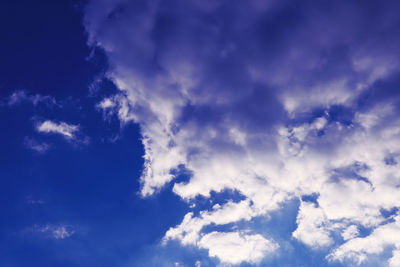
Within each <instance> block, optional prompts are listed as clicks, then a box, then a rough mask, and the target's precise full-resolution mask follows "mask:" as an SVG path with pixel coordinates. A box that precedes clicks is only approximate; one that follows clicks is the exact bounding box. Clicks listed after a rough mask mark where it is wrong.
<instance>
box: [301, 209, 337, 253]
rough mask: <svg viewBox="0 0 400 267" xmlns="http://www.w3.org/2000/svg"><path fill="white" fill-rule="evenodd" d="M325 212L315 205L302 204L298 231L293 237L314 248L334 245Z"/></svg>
mask: <svg viewBox="0 0 400 267" xmlns="http://www.w3.org/2000/svg"><path fill="white" fill-rule="evenodd" d="M327 224H328V220H327V218H326V216H325V215H324V213H323V210H322V209H320V208H317V207H315V204H314V203H309V202H301V205H300V211H299V214H298V215H297V229H296V230H295V231H294V232H293V237H295V238H296V239H298V240H300V241H301V242H303V243H304V244H306V245H308V246H311V247H312V248H316V249H317V248H320V247H326V246H329V245H331V244H332V243H333V240H332V238H331V237H330V233H329V229H328V227H327Z"/></svg>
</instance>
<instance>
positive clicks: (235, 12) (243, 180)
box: [85, 0, 400, 266]
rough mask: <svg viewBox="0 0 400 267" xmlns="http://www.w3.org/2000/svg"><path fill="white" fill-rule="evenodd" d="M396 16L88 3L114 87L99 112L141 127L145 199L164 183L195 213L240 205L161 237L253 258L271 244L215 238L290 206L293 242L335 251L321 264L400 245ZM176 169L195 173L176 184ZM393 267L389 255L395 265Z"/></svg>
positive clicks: (374, 10) (250, 235)
mask: <svg viewBox="0 0 400 267" xmlns="http://www.w3.org/2000/svg"><path fill="white" fill-rule="evenodd" d="M399 10H400V5H399V3H398V2H396V1H387V2H385V4H382V3H380V2H378V1H363V3H361V2H358V1H334V2H329V3H328V2H323V3H322V2H320V1H307V2H294V1H259V0H250V1H245V2H236V1H233V2H232V1H230V2H226V1H179V0H176V1H169V2H168V3H167V2H165V1H156V0H154V1H140V0H138V1H125V0H114V1H105V0H104V1H90V2H89V3H88V5H87V7H86V10H85V27H86V30H87V32H88V35H89V42H90V43H91V45H97V46H100V47H102V48H103V49H104V51H105V53H106V54H107V56H108V59H109V62H110V69H109V71H108V72H107V74H106V75H107V77H108V78H109V79H110V80H112V81H113V82H114V83H115V84H116V86H117V87H118V88H119V89H120V90H121V94H120V95H117V96H115V97H111V98H107V99H104V100H103V101H102V102H101V103H100V104H99V107H100V108H102V109H103V110H112V111H113V112H116V113H117V114H118V116H119V118H120V120H121V121H122V122H124V123H127V122H130V121H134V122H136V123H138V124H139V125H140V127H141V133H142V136H143V139H142V140H143V145H144V148H145V155H144V158H145V166H144V167H145V168H144V171H143V174H142V177H141V182H142V190H141V193H142V195H143V196H148V195H151V194H154V193H156V192H158V191H159V190H160V189H161V188H163V187H164V186H165V185H166V184H168V183H173V184H174V185H173V192H174V193H175V194H177V195H179V196H180V197H181V198H182V199H184V200H186V201H188V202H190V203H195V202H196V200H197V199H198V197H199V196H201V197H206V198H209V197H211V195H212V193H216V194H219V193H220V194H222V193H223V192H224V190H232V191H234V192H238V194H239V195H240V196H241V197H242V198H243V200H240V201H237V199H233V198H231V197H228V199H226V201H225V202H224V203H221V204H218V205H214V206H213V207H209V208H206V209H204V210H202V211H200V212H198V213H196V212H190V213H188V214H186V216H185V217H184V218H183V220H182V222H181V224H179V225H177V226H173V227H171V229H170V230H168V232H167V233H166V235H165V238H164V241H165V242H168V240H171V239H176V240H178V241H179V242H181V244H182V245H193V246H197V247H199V248H205V249H208V251H209V255H210V256H212V257H217V258H219V259H220V260H221V261H222V262H230V263H232V264H238V263H241V262H249V263H258V262H260V261H261V260H262V258H263V257H264V256H265V255H267V254H269V253H273V252H274V251H276V250H277V249H278V247H279V244H278V243H276V241H272V239H270V238H269V237H267V236H263V235H261V234H260V233H257V229H248V228H246V229H237V228H230V229H229V230H228V231H221V230H219V231H218V230H216V229H214V230H212V231H210V227H216V226H223V225H225V226H226V225H229V224H236V225H237V227H239V225H243V224H240V223H243V222H249V221H251V220H253V219H255V218H257V217H267V218H268V216H270V214H271V212H272V211H276V210H279V209H280V208H281V207H282V205H283V204H284V203H285V202H287V201H290V200H293V199H298V201H299V203H300V204H299V211H298V214H297V221H296V222H297V229H296V230H295V231H294V232H293V233H292V236H293V237H294V239H295V240H298V241H299V242H302V243H304V244H306V245H307V246H309V247H311V248H312V249H316V250H319V249H321V248H324V249H328V250H329V251H331V252H330V254H329V255H328V256H327V260H335V261H345V260H347V259H348V258H352V257H353V256H354V255H355V256H354V257H355V258H356V262H357V263H361V262H363V261H365V260H367V258H368V255H370V254H371V255H372V254H379V253H380V252H382V251H383V249H384V248H385V247H386V246H390V245H395V244H397V243H395V242H394V240H392V238H389V237H388V236H389V235H386V234H384V233H389V232H390V233H393V232H394V231H396V230H395V228H396V223H397V219H396V222H392V220H393V217H391V216H392V215H388V214H392V213H393V214H397V213H398V211H397V208H398V207H399V206H400V192H399V190H400V189H399V188H400V186H399V185H400V176H399V173H400V172H399V171H400V169H399V166H400V165H399V164H398V160H399V157H400V142H399V141H398V140H399V137H400V120H399V119H398V116H397V115H398V114H399V108H398V107H399V106H400V105H399V104H400V94H399V91H398V90H397V87H398V85H399V74H400V67H399V66H400V65H399V64H400V53H399V47H400V19H399V16H398V11H399ZM182 168H185V169H186V170H187V171H188V173H190V177H189V179H188V181H186V182H181V181H180V182H175V181H174V179H175V178H176V176H177V175H179V171H177V170H179V169H182ZM307 196H314V197H313V198H312V199H311V200H310V199H308V200H307ZM396 216H397V215H396ZM206 226H207V227H206ZM360 227H362V228H363V229H368V230H369V231H370V232H371V234H370V235H365V234H360V232H359V231H358V229H359V228H360ZM244 231H245V232H246V234H244V233H245V232H244ZM337 236H341V237H342V238H336V237H337ZM372 239H373V240H374V242H375V244H376V246H375V247H374V249H372V248H368V247H367V245H366V244H367V243H368V242H370V240H372ZM227 243H229V245H226V244H227ZM237 246H242V247H243V248H247V247H252V248H253V250H251V249H249V250H246V249H244V250H243V251H242V253H236V248H237ZM232 255H235V257H232ZM398 258H399V253H398V250H397V248H396V249H395V250H394V251H393V257H392V258H391V259H390V260H389V262H390V264H392V265H393V266H395V264H396V262H398ZM382 261H384V259H382Z"/></svg>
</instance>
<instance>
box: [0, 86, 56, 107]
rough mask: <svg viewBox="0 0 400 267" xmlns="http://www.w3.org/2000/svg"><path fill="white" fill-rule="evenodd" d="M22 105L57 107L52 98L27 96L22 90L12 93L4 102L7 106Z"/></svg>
mask: <svg viewBox="0 0 400 267" xmlns="http://www.w3.org/2000/svg"><path fill="white" fill-rule="evenodd" d="M22 103H31V104H32V105H34V106H36V105H39V104H45V105H48V106H59V104H58V103H57V101H56V99H55V98H54V97H52V96H47V95H46V96H44V95H40V94H28V93H27V92H26V91H24V90H18V91H15V92H14V93H12V94H11V95H10V96H9V97H8V98H7V100H6V104H7V105H8V106H15V105H18V104H22Z"/></svg>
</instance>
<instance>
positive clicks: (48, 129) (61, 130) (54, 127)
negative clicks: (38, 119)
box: [36, 120, 79, 138]
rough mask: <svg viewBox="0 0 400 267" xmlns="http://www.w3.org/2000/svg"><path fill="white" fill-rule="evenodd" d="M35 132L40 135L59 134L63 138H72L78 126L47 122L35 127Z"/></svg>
mask: <svg viewBox="0 0 400 267" xmlns="http://www.w3.org/2000/svg"><path fill="white" fill-rule="evenodd" d="M36 130H37V131H38V132H41V133H55V134H61V135H62V136H64V137H65V138H74V136H75V133H76V132H78V131H79V125H72V124H67V123H65V122H60V123H57V122H53V121H50V120H47V121H44V122H42V123H39V124H38V125H36Z"/></svg>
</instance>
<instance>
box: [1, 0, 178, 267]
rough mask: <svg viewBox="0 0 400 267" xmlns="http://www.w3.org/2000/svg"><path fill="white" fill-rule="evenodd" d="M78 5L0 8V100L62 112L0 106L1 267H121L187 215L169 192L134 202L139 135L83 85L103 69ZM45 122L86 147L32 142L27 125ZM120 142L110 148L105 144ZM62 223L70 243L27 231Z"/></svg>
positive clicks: (56, 140) (108, 87)
mask: <svg viewBox="0 0 400 267" xmlns="http://www.w3.org/2000/svg"><path fill="white" fill-rule="evenodd" d="M77 3H78V2H74V1H2V2H1V4H0V5H1V7H0V10H1V11H0V12H1V15H0V20H1V23H0V27H1V30H0V33H1V40H2V41H1V43H0V51H1V52H0V53H1V56H0V57H1V61H2V63H1V64H0V68H1V69H0V73H1V77H0V98H1V99H2V100H4V101H6V99H7V98H8V97H9V96H10V95H11V94H12V93H13V92H15V91H18V90H24V91H25V92H26V93H27V94H29V95H35V94H41V95H51V96H53V97H55V98H56V100H57V101H60V102H64V104H63V107H62V108H59V107H48V106H46V105H40V104H39V105H38V106H33V105H32V104H31V103H28V102H22V103H20V104H18V105H15V106H13V107H8V106H2V107H0V121H1V122H2V127H1V128H2V130H1V133H0V136H1V138H0V147H1V153H0V199H1V201H0V203H1V204H0V210H1V213H2V214H1V220H0V259H1V260H0V262H1V263H0V265H1V266H10V267H11V266H21V267H22V266H125V264H126V263H127V262H129V261H131V260H132V259H135V258H136V257H140V256H141V255H142V254H143V252H142V251H141V249H142V248H143V247H145V246H152V245H153V244H155V243H156V242H157V241H158V240H159V239H160V238H161V237H162V236H163V234H164V232H165V231H166V230H167V229H168V228H169V227H170V225H174V224H177V223H178V222H179V220H180V216H182V214H184V211H185V207H184V206H183V205H182V204H181V203H180V201H179V200H178V198H177V197H175V196H172V194H171V193H167V192H165V193H163V194H161V195H160V197H159V198H149V199H143V198H141V197H139V196H138V194H137V193H138V191H139V181H138V177H139V175H140V172H141V170H142V168H143V167H142V164H143V160H142V155H143V147H142V145H141V142H140V136H139V133H138V127H137V126H136V125H128V126H126V127H124V129H120V127H119V122H118V121H117V120H116V118H114V119H113V120H111V121H107V122H105V121H104V120H103V118H102V113H101V112H98V111H96V109H95V104H97V102H98V101H99V99H101V95H97V96H95V97H91V96H90V94H89V85H90V84H91V83H92V82H93V81H94V80H95V79H96V75H99V74H101V71H102V70H103V69H104V68H105V67H106V60H105V58H104V55H102V54H101V53H99V52H96V51H92V50H91V49H90V48H88V46H87V45H86V35H85V32H84V28H83V25H82V12H81V9H80V6H79V5H78V4H77ZM89 57H90V59H89V60H88V58H89ZM101 87H102V88H101V89H99V90H100V93H99V94H104V95H107V94H110V93H111V92H113V91H114V90H115V88H114V87H113V85H112V84H111V83H107V82H104V83H103V84H102V85H101ZM103 87H104V88H103ZM42 118H43V119H50V120H52V119H55V120H60V121H68V122H70V123H79V124H80V125H81V127H82V131H83V132H84V134H85V135H87V136H89V137H90V144H89V145H84V146H75V147H74V146H71V144H69V143H67V142H65V141H64V140H63V139H62V138H61V137H59V136H41V135H39V134H37V133H36V132H35V129H34V123H33V121H34V120H40V119H42ZM117 134H118V135H121V137H120V138H119V140H118V141H117V142H115V143H113V142H110V141H108V140H109V139H111V138H112V137H114V135H117ZM25 138H35V139H38V140H41V139H42V140H46V141H50V142H51V143H52V148H51V150H50V151H48V152H46V153H45V154H40V153H37V152H36V151H32V150H29V149H28V148H27V147H26V146H25V145H24V140H25ZM171 205H173V206H174V209H168V207H170V206H171ZM160 216H161V217H160ZM160 218H162V219H160ZM65 224H67V225H71V226H72V227H73V228H74V229H76V232H77V234H75V235H73V236H71V238H69V239H64V240H54V239H52V238H49V237H46V236H45V235H44V236H43V235H41V234H40V233H39V234H38V233H35V232H34V231H33V230H31V229H32V227H34V225H38V226H43V225H65Z"/></svg>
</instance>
